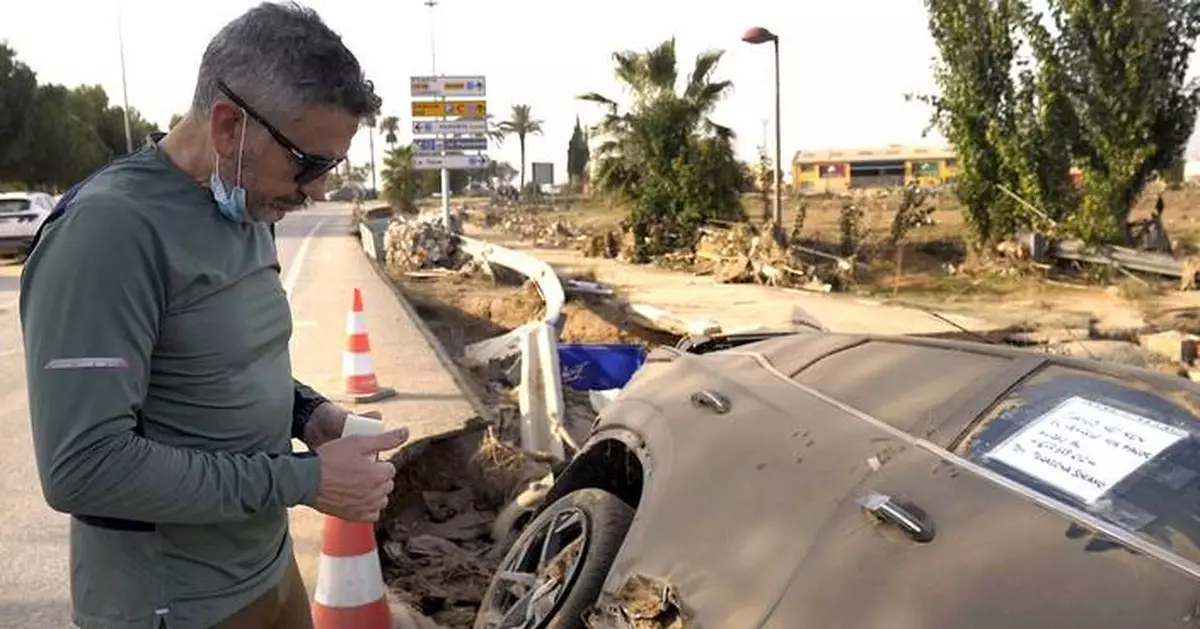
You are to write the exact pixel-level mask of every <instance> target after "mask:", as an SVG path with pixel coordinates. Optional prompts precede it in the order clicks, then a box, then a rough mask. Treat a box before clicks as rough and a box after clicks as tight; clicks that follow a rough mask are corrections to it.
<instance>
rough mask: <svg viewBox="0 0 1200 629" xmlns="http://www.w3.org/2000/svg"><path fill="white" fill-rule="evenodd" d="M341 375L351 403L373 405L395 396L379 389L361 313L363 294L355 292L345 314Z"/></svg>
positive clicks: (358, 291) (385, 388) (392, 392)
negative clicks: (344, 338)
mask: <svg viewBox="0 0 1200 629" xmlns="http://www.w3.org/2000/svg"><path fill="white" fill-rule="evenodd" d="M342 376H343V377H344V378H345V379H346V392H345V393H346V396H347V397H349V398H350V399H351V401H353V402H374V401H378V400H382V399H384V398H388V397H391V396H393V395H395V394H396V392H395V390H393V389H390V388H387V387H381V386H379V380H378V378H376V376H375V367H374V365H373V364H372V363H371V340H370V337H369V336H368V335H367V317H366V314H365V313H364V312H363V299H362V292H361V291H360V290H359V289H357V288H356V289H354V304H353V307H352V308H351V309H350V313H349V314H348V315H346V350H345V351H344V352H343V353H342Z"/></svg>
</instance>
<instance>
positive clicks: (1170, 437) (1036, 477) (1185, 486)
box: [957, 366, 1200, 562]
mask: <svg viewBox="0 0 1200 629" xmlns="http://www.w3.org/2000/svg"><path fill="white" fill-rule="evenodd" d="M1198 412H1200V397H1197V395H1196V394H1195V393H1194V392H1191V391H1189V390H1187V389H1184V388H1182V387H1179V388H1174V387H1171V388H1168V387H1163V388H1162V389H1156V388H1153V387H1151V386H1150V385H1146V384H1137V383H1133V382H1128V381H1123V380H1116V379H1113V378H1109V377H1107V376H1103V375H1100V374H1095V373H1091V372H1085V371H1079V370H1075V369H1071V368H1068V367H1061V366H1051V367H1047V368H1045V369H1043V370H1042V371H1041V372H1039V373H1038V374H1037V375H1035V376H1034V377H1032V378H1030V379H1029V380H1028V381H1026V382H1025V383H1023V384H1022V385H1021V386H1020V387H1018V388H1017V389H1015V390H1014V391H1013V392H1012V393H1011V394H1009V395H1007V396H1005V398H1003V399H1002V400H1001V401H1000V402H999V403H998V404H997V405H996V406H994V407H993V408H992V410H991V411H990V412H989V413H988V414H987V415H985V416H984V418H983V419H982V420H981V421H980V422H979V423H978V424H976V426H975V427H974V428H973V430H972V431H971V433H970V434H969V435H968V436H967V438H966V439H965V440H964V441H963V442H962V443H960V444H959V446H958V448H957V452H958V454H960V455H962V456H965V457H966V458H968V459H969V460H971V461H972V462H974V463H976V464H978V465H980V466H982V467H984V468H986V469H988V470H991V471H993V472H996V473H998V474H1000V475H1001V476H1003V477H1005V478H1007V479H1009V480H1011V481H1015V482H1016V483H1018V484H1019V485H1021V486H1023V487H1025V488H1027V489H1029V490H1032V491H1033V492H1035V493H1036V494H1038V495H1041V496H1044V497H1048V498H1051V499H1053V500H1055V501H1057V502H1059V503H1061V504H1064V505H1067V506H1070V507H1073V508H1075V509H1079V510H1081V511H1084V512H1086V513H1089V514H1091V515H1093V516H1095V517H1096V518H1098V519H1100V520H1104V521H1107V522H1110V523H1112V524H1114V525H1116V526H1118V527H1120V528H1122V529H1124V530H1125V531H1128V532H1129V533H1132V534H1135V535H1138V536H1139V537H1142V538H1144V539H1146V540H1147V541H1150V542H1152V543H1154V544H1156V545H1158V546H1159V547H1161V548H1163V549H1165V550H1168V551H1170V552H1173V553H1175V554H1177V555H1178V556H1180V557H1183V558H1186V559H1187V560H1189V561H1192V562H1200V438H1198V437H1200V418H1198ZM1066 534H1067V535H1068V536H1069V537H1075V536H1079V537H1083V536H1088V535H1093V533H1091V532H1089V531H1086V530H1083V529H1082V528H1081V527H1077V526H1075V525H1072V527H1071V528H1070V529H1069V530H1068V531H1067V532H1066ZM1089 548H1090V549H1091V550H1094V551H1102V550H1107V549H1115V548H1119V546H1118V545H1116V544H1115V543H1113V542H1112V541H1110V540H1106V539H1103V538H1094V539H1092V541H1091V542H1090V543H1089Z"/></svg>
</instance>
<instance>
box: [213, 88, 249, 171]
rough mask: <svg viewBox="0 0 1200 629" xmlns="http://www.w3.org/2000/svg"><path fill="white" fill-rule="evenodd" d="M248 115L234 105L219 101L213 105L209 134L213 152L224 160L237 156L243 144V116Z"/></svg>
mask: <svg viewBox="0 0 1200 629" xmlns="http://www.w3.org/2000/svg"><path fill="white" fill-rule="evenodd" d="M245 115H246V114H245V113H244V112H243V111H242V110H241V108H240V107H238V106H237V105H234V104H233V103H230V102H227V101H223V100H219V101H217V102H216V103H214V104H213V107H212V114H211V116H210V117H209V126H210V129H209V133H211V134H212V145H213V150H215V151H216V152H217V155H220V156H221V157H223V158H226V159H231V158H234V157H236V156H237V152H238V145H239V144H240V142H241V139H242V137H241V134H242V116H245Z"/></svg>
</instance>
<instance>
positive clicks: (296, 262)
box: [283, 219, 325, 302]
mask: <svg viewBox="0 0 1200 629" xmlns="http://www.w3.org/2000/svg"><path fill="white" fill-rule="evenodd" d="M324 224H325V219H321V220H319V221H317V224H316V225H313V227H312V229H310V230H308V234H307V235H306V236H304V240H303V241H302V242H301V243H300V248H299V249H297V250H296V255H295V256H293V257H292V263H291V264H290V265H289V266H288V270H287V274H286V275H284V276H283V290H284V292H285V293H287V296H288V301H289V302H290V301H291V300H292V291H293V290H295V288H296V282H299V281H300V269H301V268H302V267H303V266H304V258H305V257H306V256H308V247H309V245H311V244H312V239H313V237H314V236H316V235H317V230H318V229H321V225H324Z"/></svg>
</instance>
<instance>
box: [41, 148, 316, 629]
mask: <svg viewBox="0 0 1200 629" xmlns="http://www.w3.org/2000/svg"><path fill="white" fill-rule="evenodd" d="M20 307H21V323H22V327H23V331H24V337H25V350H26V353H25V355H26V371H27V378H28V386H29V400H30V411H31V415H32V427H33V441H34V449H35V455H36V459H37V466H38V472H39V475H40V477H41V482H42V489H43V492H44V494H45V496H46V500H47V501H48V502H49V504H50V505H51V507H53V508H54V509H56V510H59V511H63V512H66V513H71V514H73V515H74V516H75V517H74V518H72V522H71V535H70V545H71V549H70V553H71V588H72V599H73V604H74V613H75V621H76V623H77V624H78V625H79V626H81V627H83V628H84V629H92V628H96V629H101V628H103V629H115V628H120V629H135V628H136V629H148V628H151V627H153V628H155V629H158V628H159V627H160V626H166V627H169V628H170V629H191V628H197V629H198V628H203V627H211V626H212V625H214V624H216V623H217V622H219V621H220V620H221V619H223V618H225V617H227V616H228V615H230V614H231V613H233V612H234V611H236V610H237V609H240V608H241V607H243V606H245V605H246V604H247V603H249V602H250V601H252V600H254V599H255V598H257V597H258V596H260V595H261V594H262V593H263V592H265V591H266V590H268V589H269V588H270V587H272V586H274V585H275V584H276V583H278V581H279V579H280V578H281V577H282V576H283V570H284V569H285V568H286V567H287V561H289V560H290V555H291V541H290V538H289V536H288V527H287V508H288V507H291V506H295V505H298V504H310V503H311V502H312V501H313V500H314V499H315V496H316V492H317V485H318V481H319V467H318V465H319V463H318V461H317V459H316V458H315V457H302V456H296V455H293V454H292V453H291V442H290V438H291V437H292V412H293V407H294V395H298V394H297V393H296V392H295V388H294V385H295V383H294V381H293V380H292V376H291V364H290V359H289V355H288V343H289V339H290V337H291V332H292V324H291V313H290V309H289V307H288V302H287V298H286V296H285V293H284V290H283V287H282V285H281V283H280V279H279V263H278V260H277V257H276V253H275V249H274V246H273V243H272V240H271V235H270V233H269V231H268V229H267V228H266V227H264V226H261V225H250V224H236V223H233V222H231V221H229V220H227V219H225V218H223V217H222V216H221V215H220V213H219V212H218V210H217V208H216V205H215V204H214V202H213V199H212V196H211V194H210V193H209V192H208V191H206V190H205V189H203V188H201V187H200V186H198V185H196V183H195V182H193V181H192V180H191V179H190V178H189V177H188V176H187V175H186V174H185V173H184V172H183V171H181V170H180V169H178V168H177V167H176V166H175V165H174V164H173V163H172V162H171V161H170V160H169V159H168V158H167V156H166V155H165V154H163V153H162V152H161V151H160V150H158V149H157V148H156V147H154V146H153V145H151V146H150V147H148V148H147V149H145V150H143V151H141V152H139V153H136V154H134V155H132V156H130V157H127V158H124V159H122V160H120V161H118V162H117V163H115V164H113V165H111V166H110V167H108V168H107V169H105V170H104V171H103V172H101V173H100V174H98V175H96V176H95V177H94V178H93V179H92V180H91V181H89V182H88V183H87V184H86V185H85V186H84V187H82V188H81V189H80V191H79V193H78V195H77V196H76V197H75V199H74V201H73V203H72V205H71V207H70V210H69V211H68V212H66V213H65V214H64V215H63V216H62V217H61V218H59V219H58V220H57V221H55V222H54V223H53V224H51V225H49V226H48V227H47V228H46V229H45V231H44V234H43V236H42V239H41V241H40V242H39V244H38V245H37V247H36V248H35V250H34V252H33V253H32V255H31V256H30V258H29V260H28V261H27V262H26V265H25V270H24V273H23V275H22V280H21V306H20ZM163 620H165V621H166V623H165V625H163V624H162V621H163Z"/></svg>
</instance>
